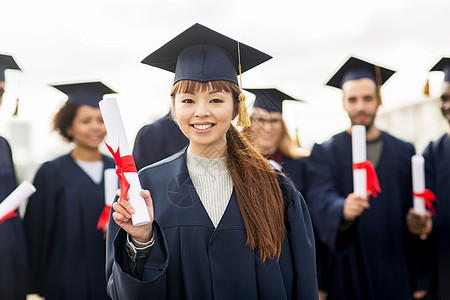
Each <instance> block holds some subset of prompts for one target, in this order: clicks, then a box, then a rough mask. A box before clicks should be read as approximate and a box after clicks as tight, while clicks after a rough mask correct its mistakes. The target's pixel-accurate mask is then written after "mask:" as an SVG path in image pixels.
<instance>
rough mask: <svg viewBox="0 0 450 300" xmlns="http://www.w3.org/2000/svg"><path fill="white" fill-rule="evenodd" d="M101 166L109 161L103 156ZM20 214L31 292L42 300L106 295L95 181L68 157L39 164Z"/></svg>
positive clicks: (99, 190) (100, 195)
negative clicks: (29, 193)
mask: <svg viewBox="0 0 450 300" xmlns="http://www.w3.org/2000/svg"><path fill="white" fill-rule="evenodd" d="M103 162H104V168H105V169H106V168H114V166H115V165H114V161H113V160H112V159H111V158H109V157H106V156H103ZM34 185H35V187H36V189H37V192H36V193H35V194H34V195H33V196H32V197H31V198H30V200H29V202H28V207H27V211H26V214H25V218H24V226H25V233H26V238H27V242H28V252H29V257H30V266H31V272H30V277H31V282H32V286H31V291H30V292H33V293H36V292H37V293H39V294H40V295H41V296H45V298H46V299H92V300H94V299H95V300H97V299H108V298H107V295H106V280H105V275H104V274H105V273H104V270H105V252H106V243H105V239H104V238H103V231H102V230H101V229H97V228H96V225H97V221H98V219H99V217H100V214H101V212H102V210H103V208H104V205H105V197H104V181H103V180H102V182H101V183H100V184H96V183H94V182H93V181H92V179H91V178H90V177H89V176H88V175H87V174H86V173H85V172H84V171H83V170H82V169H81V168H80V167H79V166H78V165H77V164H76V163H75V161H74V160H73V158H72V157H71V156H70V155H69V154H66V155H63V156H61V157H59V158H56V159H55V160H53V161H50V162H47V163H44V164H43V165H42V166H41V167H40V169H39V170H38V172H37V173H36V177H35V179H34Z"/></svg>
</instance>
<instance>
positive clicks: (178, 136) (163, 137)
mask: <svg viewBox="0 0 450 300" xmlns="http://www.w3.org/2000/svg"><path fill="white" fill-rule="evenodd" d="M188 143H189V140H188V138H187V137H186V136H185V135H184V134H183V132H181V130H180V128H179V127H178V125H177V124H176V123H175V122H174V121H173V120H172V117H171V115H170V113H168V114H166V115H165V116H164V117H162V118H160V119H158V120H156V121H155V122H153V123H151V124H148V125H145V126H144V127H142V128H141V129H140V130H139V132H138V134H137V136H136V140H135V141H134V148H133V158H134V161H135V163H136V168H137V169H138V170H140V169H142V168H143V167H145V166H147V165H151V164H153V163H155V162H157V161H160V160H161V159H164V158H166V157H169V156H171V155H172V154H175V153H177V152H178V151H181V150H182V149H183V148H184V147H186V146H187V145H188Z"/></svg>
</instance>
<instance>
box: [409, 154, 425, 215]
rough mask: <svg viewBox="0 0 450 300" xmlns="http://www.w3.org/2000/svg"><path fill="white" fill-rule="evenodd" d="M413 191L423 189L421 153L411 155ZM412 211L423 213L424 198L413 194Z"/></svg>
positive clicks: (416, 191)
mask: <svg viewBox="0 0 450 300" xmlns="http://www.w3.org/2000/svg"><path fill="white" fill-rule="evenodd" d="M411 167H412V184H413V193H414V194H422V193H423V192H424V191H425V159H424V158H423V156H422V155H413V156H412V157H411ZM413 200H414V211H415V212H416V213H417V214H419V215H423V216H424V215H425V212H426V210H425V199H424V198H423V197H419V196H413Z"/></svg>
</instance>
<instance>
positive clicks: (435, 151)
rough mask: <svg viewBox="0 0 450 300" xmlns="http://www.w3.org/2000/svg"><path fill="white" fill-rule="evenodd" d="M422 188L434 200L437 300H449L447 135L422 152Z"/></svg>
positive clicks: (449, 144)
mask: <svg viewBox="0 0 450 300" xmlns="http://www.w3.org/2000/svg"><path fill="white" fill-rule="evenodd" d="M423 156H424V157H425V170H426V184H427V188H428V189H430V190H431V191H433V192H434V193H435V195H436V197H437V199H438V201H437V202H436V204H435V208H436V217H435V218H434V220H433V227H434V228H433V235H434V238H435V239H436V242H437V270H436V275H435V276H436V279H437V280H436V284H437V295H438V297H439V299H450V138H449V136H448V135H447V134H445V135H444V136H442V137H441V138H439V139H438V140H436V141H434V142H431V143H430V144H429V145H428V147H427V148H426V149H425V151H424V153H423Z"/></svg>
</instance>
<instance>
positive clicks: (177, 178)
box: [106, 151, 318, 300]
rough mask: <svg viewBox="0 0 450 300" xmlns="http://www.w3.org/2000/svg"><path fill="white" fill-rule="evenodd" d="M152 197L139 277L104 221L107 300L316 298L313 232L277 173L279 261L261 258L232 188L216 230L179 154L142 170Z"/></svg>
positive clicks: (115, 231)
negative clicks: (150, 232) (281, 219)
mask: <svg viewBox="0 0 450 300" xmlns="http://www.w3.org/2000/svg"><path fill="white" fill-rule="evenodd" d="M140 180H141V183H142V187H143V188H144V189H149V190H150V193H151V195H152V199H153V206H154V213H155V221H154V223H153V224H154V226H153V228H154V232H155V244H154V245H153V247H152V250H151V252H150V254H149V256H148V258H147V260H146V263H145V269H144V273H143V277H142V280H138V279H136V278H134V277H132V276H131V275H130V270H129V259H128V257H127V254H126V253H125V248H126V247H125V240H126V233H125V232H124V231H123V230H122V229H120V228H119V227H118V226H117V224H116V223H115V222H110V223H109V229H108V241H107V253H108V258H107V272H106V273H107V277H108V293H109V295H110V296H111V297H112V298H113V299H195V300H201V299H216V300H218V299H317V297H318V296H317V283H316V271H315V257H314V237H313V232H312V226H311V220H310V217H309V212H308V209H307V207H306V205H305V202H304V201H303V198H302V196H301V194H300V193H299V192H298V191H296V190H295V189H294V188H293V187H292V185H291V184H290V183H289V182H288V181H287V180H286V179H285V178H281V177H280V181H281V183H280V184H281V186H282V191H283V195H284V198H285V204H286V205H285V207H286V217H285V218H286V220H285V225H286V238H285V239H284V241H283V244H282V253H281V256H280V259H279V261H277V260H276V259H272V260H268V261H266V262H265V263H264V264H262V263H261V261H260V256H259V253H258V251H255V250H252V249H250V248H249V247H248V246H246V245H245V244H246V240H247V236H246V231H245V228H244V224H243V221H242V217H241V214H240V212H239V208H238V205H237V202H236V196H235V193H234V192H233V193H232V196H231V198H230V201H229V203H228V206H227V208H226V210H225V213H224V215H223V217H222V219H221V221H220V223H219V225H218V227H217V228H214V226H213V224H212V222H211V220H210V219H209V217H208V214H207V212H206V211H205V208H204V207H203V205H202V202H201V201H200V199H199V197H198V195H197V192H196V191H195V188H194V186H193V184H192V181H191V179H190V177H189V173H188V170H187V166H186V156H185V152H184V151H183V152H180V153H178V154H176V155H174V156H172V157H170V158H168V159H166V160H164V161H161V162H159V163H157V164H154V165H152V166H150V167H147V168H145V169H143V170H142V171H141V172H140Z"/></svg>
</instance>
